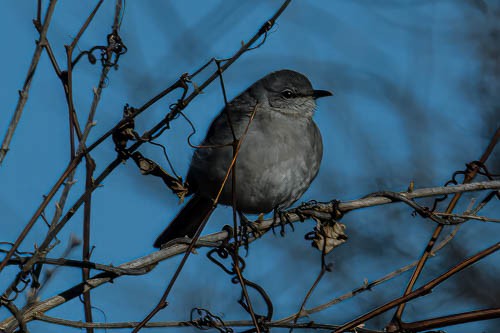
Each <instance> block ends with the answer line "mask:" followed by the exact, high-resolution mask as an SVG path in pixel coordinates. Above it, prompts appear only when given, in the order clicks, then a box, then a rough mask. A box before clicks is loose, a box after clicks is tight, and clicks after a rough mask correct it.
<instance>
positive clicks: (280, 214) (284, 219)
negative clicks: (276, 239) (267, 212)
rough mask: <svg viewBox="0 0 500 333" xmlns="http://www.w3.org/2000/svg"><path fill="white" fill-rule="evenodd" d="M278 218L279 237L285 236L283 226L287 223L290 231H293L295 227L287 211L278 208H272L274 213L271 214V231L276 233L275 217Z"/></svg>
mask: <svg viewBox="0 0 500 333" xmlns="http://www.w3.org/2000/svg"><path fill="white" fill-rule="evenodd" d="M278 218H279V226H280V235H281V237H285V226H286V225H287V224H289V225H290V227H291V228H292V231H295V228H294V226H293V223H292V221H291V220H290V216H289V214H288V212H286V211H284V210H282V209H280V208H275V209H274V214H273V226H272V230H273V233H274V234H275V235H276V232H275V230H274V227H275V225H276V222H277V219H278Z"/></svg>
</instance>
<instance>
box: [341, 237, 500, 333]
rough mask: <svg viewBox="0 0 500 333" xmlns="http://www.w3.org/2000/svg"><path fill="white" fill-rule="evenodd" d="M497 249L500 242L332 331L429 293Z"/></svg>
mask: <svg viewBox="0 0 500 333" xmlns="http://www.w3.org/2000/svg"><path fill="white" fill-rule="evenodd" d="M499 249H500V242H499V243H496V244H494V245H492V246H490V247H488V248H486V249H484V250H483V251H480V252H478V253H477V254H475V255H474V256H472V257H470V258H469V259H466V260H463V261H462V262H461V263H459V264H458V265H456V266H455V267H453V268H452V269H450V270H448V271H447V272H446V273H444V274H441V275H440V276H438V277H437V278H435V279H433V280H431V281H429V282H428V283H426V284H424V285H423V286H422V287H420V288H418V289H416V290H415V291H412V292H410V293H409V294H407V295H404V296H401V297H398V298H396V299H394V300H392V301H390V302H388V303H386V304H384V305H382V306H380V307H378V308H376V309H374V310H372V311H370V312H368V313H366V314H364V315H362V316H360V317H358V318H356V319H354V320H352V321H350V322H348V323H346V324H344V325H342V326H341V327H340V328H338V329H337V330H335V332H334V333H342V332H344V331H346V330H350V329H353V328H355V327H357V326H358V325H360V324H362V323H364V322H366V321H367V320H369V319H372V318H374V317H376V316H378V315H380V314H382V313H384V312H386V311H388V310H390V309H392V308H393V307H396V306H398V305H400V304H403V303H406V302H408V301H411V300H412V299H415V298H418V297H422V296H424V295H427V294H429V293H430V292H432V289H434V288H435V287H436V286H438V285H439V284H441V283H442V282H444V281H446V280H447V279H449V278H450V277H452V276H453V275H455V274H456V273H458V272H460V271H462V270H464V269H465V268H467V267H469V266H470V265H472V264H474V263H476V262H477V261H479V260H481V259H483V258H485V257H487V256H489V255H491V254H493V253H495V252H496V251H498V250H499ZM393 329H394V330H393ZM398 331H399V328H396V327H394V328H389V329H388V332H398Z"/></svg>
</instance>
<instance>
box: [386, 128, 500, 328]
mask: <svg viewBox="0 0 500 333" xmlns="http://www.w3.org/2000/svg"><path fill="white" fill-rule="evenodd" d="M499 139H500V127H499V128H497V130H496V131H495V134H494V135H493V137H492V138H491V140H490V143H489V144H488V147H486V149H485V151H484V152H483V154H482V156H481V158H480V159H479V161H478V162H479V164H481V165H484V164H485V163H486V161H487V160H488V158H489V157H490V155H491V153H492V152H493V150H494V149H495V147H496V144H497V142H498V140H499ZM479 171H480V169H479V166H478V165H477V164H476V165H474V167H473V168H469V165H468V166H467V170H466V173H465V174H464V180H463V184H467V183H470V182H471V181H472V180H473V179H474V177H476V175H477V173H478V172H479ZM461 196H462V194H461V193H457V194H455V195H454V196H453V198H452V199H451V200H450V202H449V204H448V207H447V208H446V211H445V213H448V214H450V213H452V212H453V210H454V209H455V206H456V205H457V203H458V201H459V200H460V198H461ZM443 228H444V225H443V224H439V225H438V226H437V227H436V229H434V232H433V234H432V236H431V238H430V239H429V241H428V242H427V245H426V247H425V251H424V253H423V254H422V256H421V257H420V259H419V262H418V264H417V267H416V268H415V270H414V271H413V274H412V276H411V277H410V280H409V281H408V285H407V286H406V288H405V291H404V293H403V295H408V294H410V293H411V291H412V289H413V286H414V285H415V283H416V282H417V280H418V277H419V276H420V273H422V270H423V269H424V266H425V263H426V262H427V259H428V258H429V254H430V253H431V252H432V248H433V246H434V244H436V240H437V239H438V238H439V236H440V235H441V232H442V231H443ZM404 308H405V303H401V304H400V305H399V306H398V308H397V309H396V312H395V313H394V316H393V318H392V320H391V322H390V324H389V326H397V325H398V324H399V322H400V321H401V317H402V315H403V311H404Z"/></svg>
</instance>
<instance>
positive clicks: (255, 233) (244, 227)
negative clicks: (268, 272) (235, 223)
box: [238, 212, 263, 251]
mask: <svg viewBox="0 0 500 333" xmlns="http://www.w3.org/2000/svg"><path fill="white" fill-rule="evenodd" d="M238 216H239V217H240V225H241V227H240V228H239V235H238V236H239V239H241V241H242V242H243V244H244V246H245V249H246V250H247V251H248V243H249V238H250V237H254V238H259V237H260V236H262V234H263V233H262V231H261V230H259V229H258V228H257V227H256V225H255V223H254V222H252V221H250V220H249V219H248V218H247V217H246V216H245V215H244V214H243V213H242V212H238Z"/></svg>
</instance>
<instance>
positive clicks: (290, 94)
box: [281, 89, 295, 98]
mask: <svg viewBox="0 0 500 333" xmlns="http://www.w3.org/2000/svg"><path fill="white" fill-rule="evenodd" d="M281 96H283V97H285V98H292V97H293V96H295V94H294V93H293V91H291V90H290V89H285V90H283V91H282V92H281Z"/></svg>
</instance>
